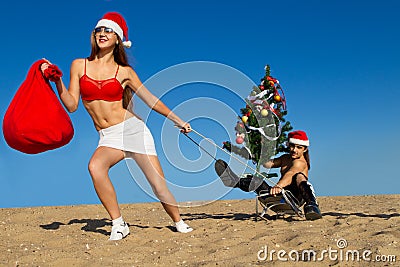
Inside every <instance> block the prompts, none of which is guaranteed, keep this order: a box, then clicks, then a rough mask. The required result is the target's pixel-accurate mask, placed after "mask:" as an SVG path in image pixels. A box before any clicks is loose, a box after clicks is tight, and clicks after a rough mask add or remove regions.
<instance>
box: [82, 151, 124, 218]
mask: <svg viewBox="0 0 400 267" xmlns="http://www.w3.org/2000/svg"><path fill="white" fill-rule="evenodd" d="M123 158H124V152H122V151H121V150H118V149H114V148H109V147H98V148H97V149H96V151H95V152H94V153H93V156H92V158H91V159H90V161H89V172H90V175H91V176H92V181H93V185H94V188H95V190H96V193H97V196H98V197H99V199H100V201H101V203H102V204H103V206H104V207H105V209H106V210H107V212H108V214H109V215H110V217H111V219H113V220H114V219H116V218H119V217H120V216H121V212H120V210H119V206H118V202H117V195H116V193H115V189H114V186H113V184H112V183H111V180H110V177H109V176H108V171H109V170H110V168H111V167H112V166H114V165H115V164H117V163H118V162H119V161H121V160H122V159H123Z"/></svg>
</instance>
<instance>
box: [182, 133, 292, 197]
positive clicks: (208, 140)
mask: <svg viewBox="0 0 400 267" xmlns="http://www.w3.org/2000/svg"><path fill="white" fill-rule="evenodd" d="M192 132H194V133H195V134H197V135H198V136H200V137H201V138H203V139H205V140H206V141H207V142H209V143H210V144H212V145H213V146H215V147H216V148H218V149H220V150H221V151H223V152H224V153H225V154H227V155H228V156H230V157H232V158H234V159H236V160H237V161H238V162H239V163H241V164H242V165H244V166H245V167H246V168H249V169H250V170H252V171H254V172H255V173H257V174H258V175H259V176H261V177H262V178H264V179H267V180H268V181H269V182H271V183H272V184H273V185H274V186H277V187H279V188H280V189H282V192H283V191H284V189H283V188H282V187H281V186H279V185H278V184H277V183H276V182H274V181H273V180H271V179H270V178H268V177H266V176H265V175H264V174H262V173H260V172H259V171H257V170H256V169H255V168H253V167H251V166H249V165H248V164H247V163H245V162H243V161H242V160H241V159H239V158H238V157H236V156H235V155H233V154H232V153H229V152H227V151H225V150H224V149H223V148H222V147H220V146H218V145H217V144H216V143H214V142H211V141H210V139H209V138H207V137H205V136H204V135H202V134H201V133H199V132H197V131H196V130H195V129H193V128H192ZM185 135H186V136H187V137H188V138H189V139H190V140H192V142H194V143H195V144H196V145H197V146H198V147H200V148H201V149H202V150H203V151H205V152H206V153H207V154H208V155H210V156H211V157H212V158H213V159H215V160H217V159H216V158H215V157H214V156H212V155H211V154H210V153H208V152H207V151H206V150H205V149H204V148H203V147H201V146H200V145H199V144H198V143H197V142H196V141H194V140H193V139H192V138H190V137H189V136H188V135H187V134H186V133H185Z"/></svg>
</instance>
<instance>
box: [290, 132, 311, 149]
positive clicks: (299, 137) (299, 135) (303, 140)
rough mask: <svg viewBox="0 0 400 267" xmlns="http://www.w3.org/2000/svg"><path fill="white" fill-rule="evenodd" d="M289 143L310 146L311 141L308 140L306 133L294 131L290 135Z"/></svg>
mask: <svg viewBox="0 0 400 267" xmlns="http://www.w3.org/2000/svg"><path fill="white" fill-rule="evenodd" d="M288 139H289V143H291V144H296V145H301V146H310V141H309V140H308V137H307V134H306V133H305V132H304V131H293V132H290V133H289V134H288Z"/></svg>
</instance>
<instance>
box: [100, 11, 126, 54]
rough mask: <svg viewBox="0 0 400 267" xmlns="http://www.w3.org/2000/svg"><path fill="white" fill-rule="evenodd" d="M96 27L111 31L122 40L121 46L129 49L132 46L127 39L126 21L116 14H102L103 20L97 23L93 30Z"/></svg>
mask: <svg viewBox="0 0 400 267" xmlns="http://www.w3.org/2000/svg"><path fill="white" fill-rule="evenodd" d="M98 27H107V28H111V29H113V30H114V32H115V33H116V34H117V35H118V36H119V38H121V40H123V42H122V44H123V45H124V46H125V47H127V48H129V47H131V46H132V42H131V41H129V39H128V26H127V25H126V21H125V19H124V17H122V15H121V14H119V13H117V12H108V13H106V14H104V16H103V18H101V19H100V20H99V22H97V25H96V27H95V28H98ZM124 38H125V41H124Z"/></svg>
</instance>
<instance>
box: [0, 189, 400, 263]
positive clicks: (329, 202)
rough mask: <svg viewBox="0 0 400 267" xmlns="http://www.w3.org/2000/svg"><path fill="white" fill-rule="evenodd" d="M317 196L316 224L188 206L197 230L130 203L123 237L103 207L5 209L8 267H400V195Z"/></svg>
mask: <svg viewBox="0 0 400 267" xmlns="http://www.w3.org/2000/svg"><path fill="white" fill-rule="evenodd" d="M318 200H319V202H320V207H321V211H322V213H323V219H321V220H317V221H306V220H304V219H302V218H298V217H290V216H285V217H283V218H278V219H275V220H270V221H265V220H258V221H255V200H254V199H245V200H219V201H215V202H213V203H211V204H207V205H203V206H196V207H190V208H181V213H182V217H183V218H184V220H185V221H186V222H187V223H188V224H190V225H191V226H192V227H193V228H195V231H193V232H191V233H189V234H180V233H177V232H175V231H174V229H173V227H172V226H171V225H172V224H171V221H170V219H169V217H168V216H167V215H166V213H165V212H164V211H163V209H162V207H161V205H160V204H159V203H143V204H123V205H121V208H122V212H123V215H124V218H125V220H126V221H127V222H128V223H129V225H130V230H131V234H130V235H129V236H128V237H127V238H125V239H123V240H120V241H108V240H107V239H108V235H109V234H110V232H109V231H110V228H111V222H110V220H109V219H108V216H107V214H106V212H105V210H104V209H103V207H102V206H101V205H79V206H62V207H34V208H7V209H0V239H1V241H0V251H1V253H0V266H154V265H155V266H157V265H158V266H217V265H219V266H258V265H268V266H400V204H399V202H400V195H376V196H348V197H347V196H346V197H319V198H318ZM313 252H315V254H313ZM279 253H280V254H279ZM278 254H279V255H278ZM314 255H315V257H314ZM278 256H279V257H280V258H278ZM363 256H364V259H363V258H362V257H363ZM353 257H354V260H353ZM357 258H358V259H359V260H360V261H356V260H357ZM297 259H298V261H297ZM378 260H380V261H378Z"/></svg>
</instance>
